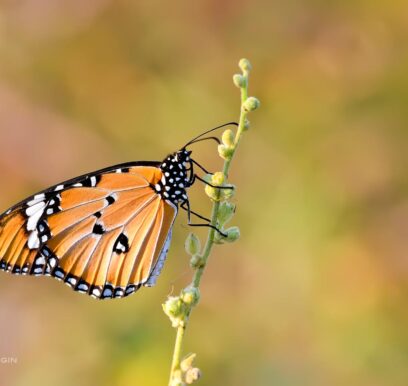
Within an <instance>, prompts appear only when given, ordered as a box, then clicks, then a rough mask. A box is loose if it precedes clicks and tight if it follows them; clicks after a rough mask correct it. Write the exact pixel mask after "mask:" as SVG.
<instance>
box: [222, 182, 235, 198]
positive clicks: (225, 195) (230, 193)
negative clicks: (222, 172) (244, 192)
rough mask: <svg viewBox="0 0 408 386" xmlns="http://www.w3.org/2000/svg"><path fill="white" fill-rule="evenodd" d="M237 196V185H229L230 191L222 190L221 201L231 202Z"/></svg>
mask: <svg viewBox="0 0 408 386" xmlns="http://www.w3.org/2000/svg"><path fill="white" fill-rule="evenodd" d="M234 196H235V185H228V189H222V190H221V199H222V200H230V199H231V198H232V197H234Z"/></svg>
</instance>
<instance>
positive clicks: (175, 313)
mask: <svg viewBox="0 0 408 386" xmlns="http://www.w3.org/2000/svg"><path fill="white" fill-rule="evenodd" d="M239 67H240V68H241V70H242V74H235V75H234V77H233V81H234V84H235V85H236V86H237V87H238V88H240V90H241V113H240V118H239V125H238V128H237V131H236V133H235V135H234V134H233V132H232V131H231V130H230V129H228V130H226V131H225V132H224V133H223V135H222V144H220V145H219V146H218V153H219V155H220V156H221V158H223V159H224V165H223V169H222V172H217V173H214V174H213V175H212V176H207V182H209V183H211V185H213V186H225V184H226V181H227V179H228V174H229V171H230V167H231V161H232V159H233V158H234V155H235V153H236V150H237V148H238V145H239V143H240V141H241V138H242V136H243V133H244V132H245V131H246V130H248V128H249V121H248V119H247V115H248V113H249V112H250V111H253V110H255V109H257V108H258V107H259V101H258V99H256V98H254V97H248V80H249V71H250V70H251V65H250V63H249V61H248V60H246V59H241V60H240V62H239ZM205 191H206V193H207V195H208V196H209V197H210V198H211V199H212V201H213V208H212V213H211V222H210V224H211V225H212V226H214V227H217V228H218V229H220V230H222V231H223V233H225V234H226V235H227V237H222V236H221V235H220V234H219V233H218V232H216V231H215V230H214V228H210V229H209V231H208V236H207V241H206V243H205V245H204V248H203V249H202V251H201V252H200V250H201V247H200V241H199V239H198V238H197V236H195V235H194V234H190V235H189V237H188V238H187V240H186V250H187V252H188V253H189V254H190V255H191V256H192V258H191V266H192V268H193V269H194V276H193V280H192V282H191V284H190V285H189V286H188V287H186V288H185V289H183V290H182V291H181V294H180V295H179V296H175V297H173V296H172V297H169V298H168V299H167V301H166V302H165V303H164V304H163V309H164V312H165V313H166V314H167V315H168V316H169V318H170V320H171V322H172V325H173V327H175V328H177V335H176V342H175V345H174V352H173V360H172V365H171V372H170V381H169V386H176V385H177V386H182V385H185V384H191V383H193V382H194V381H196V380H197V379H198V378H199V376H200V372H199V370H198V369H197V368H194V367H193V366H192V364H193V363H192V362H193V359H194V357H195V354H191V355H189V356H187V357H186V358H184V359H183V360H182V359H181V356H182V346H183V339H184V334H185V330H186V328H187V324H188V321H189V318H190V315H191V312H192V310H193V308H194V306H195V305H196V304H197V303H198V301H199V297H200V292H199V286H200V282H201V279H202V276H203V273H204V271H205V268H206V266H207V263H208V259H209V257H210V254H211V251H212V248H213V246H214V244H216V243H217V244H222V243H225V242H232V241H235V240H237V239H238V238H239V229H238V228H237V227H231V228H228V229H226V230H225V229H224V225H225V224H226V223H227V222H228V221H229V220H230V219H231V218H232V216H233V213H234V211H235V206H234V205H233V204H232V203H230V202H229V200H230V198H231V197H232V194H233V190H231V189H217V188H214V187H210V186H208V185H207V186H206V187H205Z"/></svg>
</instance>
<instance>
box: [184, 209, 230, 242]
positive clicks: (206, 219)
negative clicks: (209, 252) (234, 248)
mask: <svg viewBox="0 0 408 386" xmlns="http://www.w3.org/2000/svg"><path fill="white" fill-rule="evenodd" d="M180 208H182V209H184V210H185V211H186V212H187V223H188V225H189V226H191V227H208V228H212V229H214V230H215V231H217V232H218V233H219V234H220V235H221V236H223V237H227V235H226V234H225V233H223V232H221V231H220V230H219V229H218V228H217V227H216V226H214V225H211V224H210V222H211V220H210V219H209V218H206V217H204V216H201V215H200V214H198V213H196V212H194V211H192V210H191V208H190V203H189V201H184V202H183V203H182V204H181V205H180ZM192 214H193V215H194V216H196V217H198V218H200V219H202V220H205V221H208V223H206V224H193V223H192V222H191V215H192Z"/></svg>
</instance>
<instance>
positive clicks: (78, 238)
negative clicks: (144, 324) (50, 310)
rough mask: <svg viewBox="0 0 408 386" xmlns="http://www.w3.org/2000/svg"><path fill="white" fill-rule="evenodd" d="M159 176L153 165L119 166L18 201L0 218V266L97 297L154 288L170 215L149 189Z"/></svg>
mask: <svg viewBox="0 0 408 386" xmlns="http://www.w3.org/2000/svg"><path fill="white" fill-rule="evenodd" d="M161 178H162V172H161V170H160V168H158V167H157V163H144V164H140V163H133V164H122V165H118V166H115V167H111V168H108V169H104V170H101V171H99V172H95V173H92V174H88V175H84V176H81V177H78V178H76V179H74V180H70V181H67V182H65V183H63V184H60V185H56V186H54V187H52V188H49V189H47V190H45V191H44V192H41V193H39V194H37V195H35V196H32V197H30V198H28V199H27V200H25V201H22V202H21V203H19V204H17V205H16V206H14V207H13V208H11V209H10V210H9V211H7V212H6V213H4V214H3V215H2V216H0V269H3V270H6V271H10V272H12V273H16V274H19V273H22V274H34V275H51V276H54V277H56V278H57V279H59V280H62V281H64V282H65V283H67V284H68V285H70V286H71V287H72V288H74V289H75V290H77V291H79V292H83V293H87V294H89V295H92V296H93V297H96V298H111V297H122V296H126V295H128V294H130V293H132V292H134V291H135V290H136V289H137V288H139V287H140V286H141V285H153V284H154V282H155V279H156V277H157V275H158V274H159V273H160V269H161V267H162V265H163V262H164V259H165V256H166V253H167V249H168V245H169V243H170V238H171V227H172V225H173V222H174V219H175V216H176V214H177V207H176V206H175V205H173V204H172V203H170V202H168V201H167V200H162V199H161V197H160V195H158V194H157V192H156V191H155V190H154V189H153V188H152V186H154V185H155V184H156V183H157V182H158V181H159V180H160V179H161Z"/></svg>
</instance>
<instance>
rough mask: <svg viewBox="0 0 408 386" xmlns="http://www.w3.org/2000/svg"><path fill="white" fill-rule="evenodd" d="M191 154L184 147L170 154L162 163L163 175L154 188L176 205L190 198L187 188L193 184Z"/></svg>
mask: <svg viewBox="0 0 408 386" xmlns="http://www.w3.org/2000/svg"><path fill="white" fill-rule="evenodd" d="M190 154H191V152H190V151H187V150H185V149H183V150H180V151H178V152H176V153H173V154H170V155H169V156H168V157H166V158H165V159H164V161H163V162H162V163H161V164H160V169H161V171H162V173H163V176H162V178H161V180H160V181H159V182H158V183H157V184H156V185H155V186H154V189H155V191H156V192H157V193H158V194H160V195H161V196H162V197H163V199H165V200H168V201H171V202H172V203H174V204H175V205H178V204H179V203H183V202H186V201H187V200H188V197H187V192H186V189H187V188H189V187H190V186H191V176H190V173H189V172H190V170H191V159H190Z"/></svg>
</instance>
